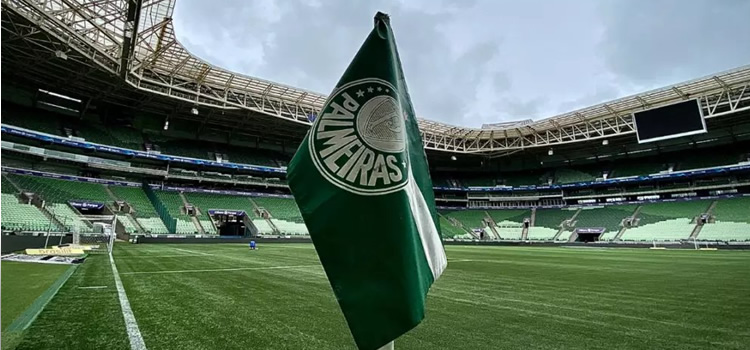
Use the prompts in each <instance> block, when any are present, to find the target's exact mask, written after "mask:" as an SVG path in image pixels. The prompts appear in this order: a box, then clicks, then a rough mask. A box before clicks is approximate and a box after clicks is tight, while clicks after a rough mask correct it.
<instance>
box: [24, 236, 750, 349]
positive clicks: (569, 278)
mask: <svg viewBox="0 0 750 350" xmlns="http://www.w3.org/2000/svg"><path fill="white" fill-rule="evenodd" d="M175 248H179V249H175ZM446 252H447V255H448V258H449V259H450V260H449V264H448V270H446V272H445V274H444V275H443V277H441V279H440V280H438V281H437V282H436V284H435V286H434V287H433V289H432V290H431V292H430V294H429V296H428V299H427V318H426V319H425V321H424V322H423V324H422V325H420V326H419V327H417V328H416V329H414V330H413V331H411V332H409V333H408V334H406V335H404V336H402V337H401V338H399V339H398V341H397V342H396V347H397V348H401V349H517V348H523V349H527V348H534V349H580V348H586V349H607V350H611V349H653V348H659V349H704V348H712V349H743V348H746V344H748V343H750V335H748V331H747V330H748V329H750V320H749V318H748V317H747V315H748V313H750V300H748V299H747V293H746V291H747V290H750V285H748V278H747V276H750V265H749V264H748V262H750V252H735V251H732V252H723V251H719V252H696V251H674V250H667V251H650V250H648V249H621V250H615V249H608V250H605V249H566V248H529V247H512V248H508V247H465V246H447V247H446ZM199 253H203V254H199ZM707 253H708V254H707ZM183 254H184V256H183ZM709 254H710V255H709ZM115 256H116V262H117V267H118V268H119V270H120V274H121V278H122V283H123V285H124V286H125V289H126V290H127V293H128V297H129V299H130V303H131V307H132V309H133V312H134V313H135V316H136V318H137V319H138V323H139V326H140V329H141V332H142V335H143V337H144V339H145V342H146V344H147V345H148V346H149V348H151V349H180V350H182V349H215V348H223V349H355V347H354V344H353V342H352V339H351V336H350V335H349V332H348V329H347V327H346V322H345V320H344V318H343V316H342V315H341V311H340V309H339V307H338V304H337V303H336V300H335V297H334V296H333V292H332V291H331V287H330V285H329V283H328V281H327V279H326V276H325V273H324V271H323V269H322V268H320V266H319V261H318V258H317V256H316V254H315V250H314V248H313V246H312V245H311V244H291V245H286V244H261V245H260V250H258V251H249V250H248V249H247V246H246V245H244V244H242V245H241V244H205V245H196V244H169V245H157V244H139V245H129V244H118V245H117V247H116V249H115ZM148 256H153V257H154V259H148ZM160 256H164V257H160ZM166 256H175V257H166ZM274 266H291V267H289V268H283V269H274V268H272V267H274ZM295 266H304V267H295ZM82 267H83V266H82ZM201 269H204V270H205V269H221V270H220V271H215V272H205V273H139V272H144V271H145V272H158V271H179V270H201ZM77 274H78V273H76V275H77ZM76 275H74V276H73V277H75V276H76ZM87 276H89V277H91V278H92V281H89V283H88V284H80V285H81V286H84V285H88V286H90V285H100V284H101V283H99V284H97V283H96V282H94V281H93V279H101V278H102V276H101V275H100V273H99V272H97V271H95V270H90V271H88V273H87ZM95 277H96V278H95ZM109 278H110V279H111V275H110V276H109ZM72 279H73V278H71V280H72ZM63 289H65V288H63ZM111 289H114V288H112V287H110V288H107V289H100V290H87V291H84V292H86V293H94V292H106V291H108V290H111ZM62 292H63V290H61V294H58V297H57V298H55V300H54V301H53V303H54V302H55V301H57V299H58V298H61V297H62ZM53 303H50V305H52V304H53ZM115 307H116V308H115V312H114V317H119V318H120V319H121V316H120V315H119V309H118V308H117V304H115ZM59 311H60V310H58V312H59ZM45 313H46V312H43V313H42V315H40V319H41V318H42V317H43V316H45ZM36 323H37V322H35V323H34V324H32V327H31V328H30V329H29V330H30V331H31V330H33V329H34V327H35V325H36ZM120 327H121V328H120V329H122V325H120ZM81 328H83V329H85V328H86V327H81ZM66 329H68V328H66ZM89 330H91V329H89ZM72 332H73V333H77V334H79V335H80V336H82V335H83V334H84V331H83V330H78V328H74V330H73V331H72ZM122 337H123V338H124V339H125V344H126V345H127V338H126V337H124V334H123V335H122ZM63 344H66V343H64V342H63ZM58 345H59V344H58ZM67 347H68V346H67V345H66V346H61V347H58V348H67ZM42 348H44V347H42ZM114 348H118V347H117V346H115V347H114Z"/></svg>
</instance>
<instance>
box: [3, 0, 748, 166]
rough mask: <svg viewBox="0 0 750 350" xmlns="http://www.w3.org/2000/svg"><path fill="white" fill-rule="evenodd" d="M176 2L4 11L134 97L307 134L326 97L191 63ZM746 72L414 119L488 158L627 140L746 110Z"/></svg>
mask: <svg viewBox="0 0 750 350" xmlns="http://www.w3.org/2000/svg"><path fill="white" fill-rule="evenodd" d="M175 1H176V0H143V1H142V2H139V1H135V2H129V1H127V0H112V1H87V2H86V3H84V4H79V3H78V2H76V1H71V0H49V1H46V2H44V3H43V5H38V4H37V3H36V2H26V1H20V0H12V1H7V2H5V1H4V2H3V7H4V8H5V7H8V8H11V9H12V10H14V11H15V12H17V13H18V14H20V15H21V16H23V17H25V18H26V19H27V20H29V21H30V22H33V23H35V24H36V25H38V26H39V27H40V28H42V29H43V30H46V31H48V32H49V34H50V35H53V36H55V37H56V38H57V39H58V40H60V41H62V42H64V43H66V44H68V45H69V48H70V49H71V50H76V51H77V52H78V53H80V54H82V55H83V56H85V57H87V58H89V59H91V60H93V61H95V62H96V63H97V64H98V65H99V66H100V67H101V68H104V69H106V70H109V71H111V72H113V73H116V74H119V75H120V76H121V77H123V78H124V79H125V80H126V81H127V82H128V83H129V84H131V85H132V86H133V87H135V88H137V89H141V90H144V91H148V92H150V93H155V94H160V95H165V96H169V97H171V98H175V99H179V100H182V101H185V102H190V103H194V104H196V105H207V106H211V107H214V108H221V109H237V110H242V109H245V110H249V111H254V112H257V113H262V114H265V115H269V116H273V117H278V118H281V119H284V120H288V121H292V122H294V123H298V124H303V125H309V124H310V122H309V117H310V116H313V115H315V114H316V113H317V112H318V111H319V110H320V108H322V105H323V103H324V102H325V100H326V98H327V96H325V95H321V94H318V93H314V92H310V91H306V90H304V89H300V88H295V87H291V86H286V85H283V84H278V83H274V82H271V81H267V80H263V79H259V78H255V77H250V76H246V75H243V74H239V73H236V72H231V71H228V70H226V69H223V68H220V67H217V66H215V65H212V64H210V63H208V62H206V61H203V60H201V59H200V58H198V57H196V56H195V55H193V54H191V53H190V52H189V51H188V50H187V49H186V48H185V47H184V46H183V45H182V44H180V42H179V41H178V40H177V37H176V35H175V32H174V26H173V23H172V14H173V12H174V5H175ZM749 85H750V66H744V67H740V68H737V69H733V70H730V71H726V72H722V73H717V74H713V75H710V76H707V77H703V78H699V79H695V80H691V81H687V82H684V83H680V84H675V85H672V86H667V87H664V88H661V89H656V90H652V91H648V92H644V93H640V94H637V95H633V96H628V97H623V98H619V99H616V100H612V101H609V102H605V103H601V104H597V105H594V106H590V107H586V108H582V109H579V110H576V111H572V112H568V113H563V114H560V115H557V116H553V117H549V118H545V119H541V120H536V121H530V120H524V121H518V122H507V123H497V124H489V125H485V126H483V127H482V128H481V129H480V128H469V127H463V126H456V125H449V124H446V123H441V122H437V121H432V120H428V119H420V121H419V125H420V129H421V131H422V136H423V140H424V144H425V148H427V149H431V150H439V151H449V152H459V153H478V154H492V153H497V152H504V151H511V150H518V149H525V148H531V147H549V146H554V145H556V144H564V143H570V142H577V141H583V140H592V139H598V138H609V137H615V136H619V135H627V134H632V133H634V132H635V126H634V124H633V120H632V113H633V112H636V111H640V110H644V109H649V108H653V107H657V106H660V105H666V104H670V103H674V102H678V101H681V100H686V99H699V101H700V103H701V106H702V108H703V110H704V116H706V118H713V117H719V116H721V115H725V114H729V113H734V112H737V111H742V110H747V109H750V86H749Z"/></svg>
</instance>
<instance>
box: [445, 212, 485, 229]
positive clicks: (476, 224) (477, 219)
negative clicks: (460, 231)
mask: <svg viewBox="0 0 750 350" xmlns="http://www.w3.org/2000/svg"><path fill="white" fill-rule="evenodd" d="M441 213H442V214H443V215H444V216H446V217H449V218H452V219H454V220H457V221H459V222H461V224H462V225H463V226H464V228H465V229H468V230H471V229H475V228H483V226H484V225H483V224H482V220H484V217H485V213H484V210H455V211H441Z"/></svg>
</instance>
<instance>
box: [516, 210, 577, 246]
mask: <svg viewBox="0 0 750 350" xmlns="http://www.w3.org/2000/svg"><path fill="white" fill-rule="evenodd" d="M574 214H575V211H573V210H564V209H537V210H536V218H535V221H534V225H533V226H531V227H529V230H528V235H527V238H528V239H532V240H550V239H553V238H555V235H557V232H558V231H560V228H561V224H562V222H563V221H565V220H567V219H570V218H571V217H572V216H573V215H574Z"/></svg>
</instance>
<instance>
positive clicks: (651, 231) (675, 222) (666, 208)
mask: <svg viewBox="0 0 750 350" xmlns="http://www.w3.org/2000/svg"><path fill="white" fill-rule="evenodd" d="M710 204H711V201H705V200H696V201H680V202H661V203H649V204H644V205H643V206H642V208H641V211H640V213H638V216H637V221H638V226H637V227H632V228H629V229H627V230H625V232H624V234H623V236H622V237H621V239H622V240H624V241H652V240H658V241H673V240H680V239H687V238H689V237H690V234H691V233H692V231H693V229H694V228H695V223H694V222H693V218H694V217H696V216H698V215H700V214H701V213H703V212H705V211H706V209H708V206H709V205H710Z"/></svg>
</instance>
